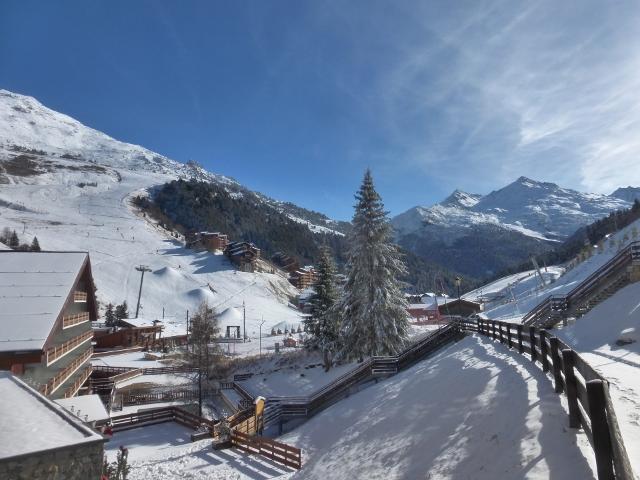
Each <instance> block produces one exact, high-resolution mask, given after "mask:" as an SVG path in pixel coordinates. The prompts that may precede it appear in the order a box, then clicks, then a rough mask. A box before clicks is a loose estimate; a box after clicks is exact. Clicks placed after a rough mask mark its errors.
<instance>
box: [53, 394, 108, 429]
mask: <svg viewBox="0 0 640 480" xmlns="http://www.w3.org/2000/svg"><path fill="white" fill-rule="evenodd" d="M55 402H56V403H57V404H58V405H60V406H61V407H62V408H64V409H65V410H66V411H67V412H69V413H70V414H71V415H75V416H76V417H78V418H79V419H80V420H81V421H83V422H94V421H98V420H107V419H108V418H109V413H108V412H107V409H106V408H105V407H104V404H103V403H102V400H100V395H80V396H77V397H70V398H60V399H58V400H55Z"/></svg>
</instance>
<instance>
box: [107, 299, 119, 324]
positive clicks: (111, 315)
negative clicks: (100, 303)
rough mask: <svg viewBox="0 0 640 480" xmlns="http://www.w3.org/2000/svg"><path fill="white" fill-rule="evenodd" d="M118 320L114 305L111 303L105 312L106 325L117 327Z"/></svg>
mask: <svg viewBox="0 0 640 480" xmlns="http://www.w3.org/2000/svg"><path fill="white" fill-rule="evenodd" d="M117 320H118V319H117V318H116V314H115V312H114V311H113V303H109V304H108V305H107V308H106V310H105V311H104V323H105V325H106V326H107V327H115V326H116V323H117Z"/></svg>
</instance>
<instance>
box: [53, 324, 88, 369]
mask: <svg viewBox="0 0 640 480" xmlns="http://www.w3.org/2000/svg"><path fill="white" fill-rule="evenodd" d="M92 338H93V332H92V331H91V330H89V331H87V332H84V333H82V334H80V335H78V336H77V337H73V338H72V339H70V340H67V341H66V342H64V343H63V344H61V345H57V346H55V347H53V348H50V349H49V350H47V351H46V352H45V355H46V362H47V367H48V366H49V365H51V364H52V363H53V362H55V361H57V360H59V359H60V358H62V357H64V356H65V355H66V354H67V353H69V352H71V351H73V350H75V349H76V348H78V347H79V346H80V345H82V344H83V343H86V342H88V341H90V340H91V339H92Z"/></svg>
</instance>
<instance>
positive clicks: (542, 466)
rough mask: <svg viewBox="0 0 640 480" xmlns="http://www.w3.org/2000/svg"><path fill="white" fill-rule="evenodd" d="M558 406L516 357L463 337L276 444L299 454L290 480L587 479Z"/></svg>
mask: <svg viewBox="0 0 640 480" xmlns="http://www.w3.org/2000/svg"><path fill="white" fill-rule="evenodd" d="M563 402H564V397H561V396H559V395H557V394H556V393H554V391H553V385H552V382H551V381H550V379H549V378H547V376H546V375H545V374H544V373H543V372H542V371H541V370H540V369H538V368H537V367H536V366H534V365H532V364H530V362H528V361H526V359H525V358H524V357H520V356H518V355H517V354H513V353H511V352H509V351H508V349H506V347H504V346H503V345H499V344H494V343H492V342H491V341H490V340H488V339H484V338H480V337H477V336H469V337H466V338H465V339H464V340H462V341H461V342H459V343H457V344H454V345H452V346H450V347H448V348H447V349H446V350H445V351H443V352H441V353H440V354H438V355H436V356H435V357H433V358H432V359H430V360H427V361H423V362H421V363H419V364H418V365H416V366H414V367H412V368H411V369H409V370H407V371H404V372H402V373H400V374H398V375H396V376H394V377H392V378H390V379H388V380H387V381H384V382H381V383H380V384H378V385H375V386H373V387H370V388H367V389H365V390H363V391H361V392H359V393H357V394H355V395H353V396H351V397H349V398H348V399H346V400H343V401H341V402H340V403H338V404H337V405H335V406H333V407H331V408H329V409H327V410H326V411H324V412H322V413H321V414H319V415H318V416H316V417H314V418H313V419H311V420H310V421H309V422H307V423H305V424H303V425H302V426H300V427H299V428H298V429H296V430H294V431H292V432H290V433H288V434H286V435H284V436H283V437H282V438H281V440H282V441H284V442H286V443H289V444H293V445H296V446H299V447H302V448H303V460H304V467H303V470H302V471H301V472H300V473H298V474H296V475H295V476H294V478H305V479H314V478H317V479H323V480H324V479H325V478H327V473H328V472H331V478H332V479H353V478H363V479H364V478H366V479H376V478H384V479H385V480H391V479H405V478H411V479H413V478H429V479H474V480H483V479H486V480H494V479H497V478H499V479H521V478H530V479H549V478H552V479H553V478H555V479H568V478H580V479H587V478H594V474H593V471H592V467H591V466H590V464H591V463H593V460H592V453H591V449H590V446H589V444H588V441H587V438H586V436H585V435H584V434H583V433H582V432H580V431H577V430H572V429H569V427H568V418H567V413H566V409H565V406H564V405H563Z"/></svg>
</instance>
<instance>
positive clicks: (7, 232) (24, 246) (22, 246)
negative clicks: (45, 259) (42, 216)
mask: <svg viewBox="0 0 640 480" xmlns="http://www.w3.org/2000/svg"><path fill="white" fill-rule="evenodd" d="M0 242H1V243H4V244H5V245H6V246H7V247H9V248H11V249H12V250H18V251H21V252H39V251H41V249H40V242H38V237H33V240H31V243H30V244H29V243H26V242H21V241H20V237H19V236H18V234H17V233H16V231H15V230H13V231H12V230H11V229H10V228H9V227H5V228H4V229H3V230H2V234H0Z"/></svg>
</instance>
